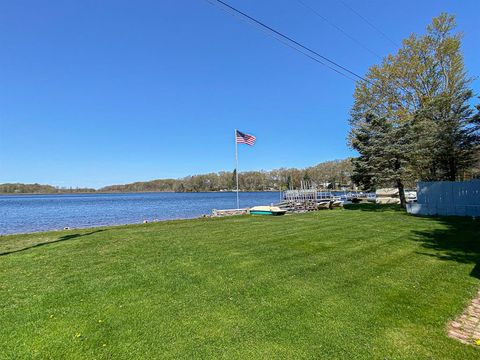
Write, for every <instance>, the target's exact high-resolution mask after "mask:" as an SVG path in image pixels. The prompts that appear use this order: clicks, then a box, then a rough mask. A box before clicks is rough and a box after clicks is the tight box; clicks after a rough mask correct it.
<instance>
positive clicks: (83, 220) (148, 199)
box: [0, 191, 280, 235]
mask: <svg viewBox="0 0 480 360" xmlns="http://www.w3.org/2000/svg"><path fill="white" fill-rule="evenodd" d="M279 199H280V193H279V192H273V191H270V192H240V207H242V208H243V207H251V206H256V205H270V204H272V203H276V202H278V201H279ZM233 208H236V193H235V192H227V191H225V192H197V193H175V192H145V193H93V194H92V193H85V194H83V193H82V194H45V195H44V194H13V195H0V235H8V234H19V233H31V232H39V231H50V230H62V229H64V228H66V227H68V228H90V227H97V226H111V225H123V224H138V223H141V222H143V221H144V220H147V221H160V220H175V219H189V218H196V217H200V216H202V215H208V214H211V213H212V210H213V209H233Z"/></svg>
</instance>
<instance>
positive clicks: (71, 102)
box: [0, 0, 480, 187]
mask: <svg viewBox="0 0 480 360" xmlns="http://www.w3.org/2000/svg"><path fill="white" fill-rule="evenodd" d="M303 1H304V2H306V3H308V4H310V5H311V6H312V7H314V8H315V9H316V10H317V11H319V12H320V13H321V14H322V15H323V16H324V17H326V18H327V19H328V20H329V21H330V22H333V23H335V24H336V25H338V26H339V27H341V28H342V29H344V30H345V31H346V32H347V33H349V34H350V35H351V36H354V37H355V38H356V39H358V40H359V41H360V42H362V43H363V44H364V45H366V46H367V47H368V48H369V49H371V50H373V51H374V52H375V53H378V54H380V55H382V56H383V55H386V54H388V53H391V52H394V51H395V50H396V46H395V45H394V44H392V43H391V42H389V41H388V40H386V39H385V38H384V37H382V35H381V34H379V33H378V32H376V31H375V30H373V29H372V28H371V27H370V26H369V25H368V24H366V23H365V22H363V21H362V20H361V19H360V18H359V17H358V16H357V15H355V14H354V13H352V12H351V11H350V10H349V9H348V8H347V7H345V6H344V5H343V4H342V3H341V2H340V1H333V0H331V1H315V0H303ZM344 1H345V2H346V3H347V4H348V5H349V6H351V7H352V8H354V9H355V10H357V11H358V12H360V13H361V14H362V15H364V16H365V17H366V18H368V19H369V20H370V21H371V22H372V23H374V24H375V25H376V26H377V27H378V28H379V29H381V30H382V31H383V32H384V33H385V34H387V35H388V37H390V38H391V39H393V40H394V42H397V43H399V42H401V40H402V38H404V37H406V36H408V35H409V34H410V33H412V32H415V33H423V32H424V28H425V26H426V25H427V24H428V23H429V22H430V20H431V18H432V17H434V16H436V15H438V14H439V13H440V12H442V11H446V12H450V13H453V14H455V15H456V16H457V22H458V29H459V30H460V31H462V32H463V33H464V42H463V50H464V55H465V63H466V66H467V69H468V70H469V73H470V75H472V76H478V75H479V74H480V63H479V57H478V56H479V53H480V49H479V45H478V44H479V39H480V27H479V26H478V14H479V12H480V11H479V10H480V2H478V1H476V0H470V1H467V0H463V1H454V0H451V1H437V0H435V1H433V0H431V1H418V0H417V1H410V0H408V1H381V0H370V1H355V0H344ZM228 2H229V3H230V4H232V5H234V6H236V7H238V8H239V9H241V10H243V11H245V12H247V13H249V14H250V15H252V16H254V17H256V18H258V19H260V20H262V21H264V22H266V23H267V24H269V25H270V26H272V27H274V28H276V29H279V30H281V31H282V32H284V33H285V34H288V35H289V36H292V37H294V38H295V39H297V40H298V41H300V42H302V43H304V44H306V45H308V46H310V47H312V48H313V49H315V50H317V51H318V52H320V53H321V54H323V55H325V56H328V57H329V58H332V59H334V60H336V61H337V62H339V63H340V64H342V65H344V66H347V67H349V68H351V69H352V70H354V71H355V72H357V73H359V74H364V73H365V72H366V71H367V69H368V67H369V66H371V65H372V64H374V63H378V62H379V61H380V60H379V59H378V58H377V57H375V56H374V55H372V54H371V53H370V52H368V51H366V50H365V49H364V48H362V47H360V46H359V45H358V44H356V43H355V42H354V41H352V40H351V39H349V38H348V37H345V36H344V35H342V33H340V32H339V31H338V30H336V29H334V28H333V27H332V26H331V25H329V24H328V23H326V22H325V21H323V20H322V19H320V18H319V17H317V16H315V15H314V14H313V13H312V12H310V11H309V10H307V9H306V8H304V7H303V6H302V5H301V4H300V3H299V2H298V1H297V0H276V1H273V0H271V1H254V0H228ZM0 51H1V53H0V183H3V182H26V183H31V182H39V183H49V184H54V185H58V186H66V187H69V186H73V187H75V186H91V187H100V186H103V185H107V184H114V183H125V182H131V181H137V180H150V179H156V178H166V177H182V176H185V175H189V174H196V173H205V172H215V171H220V170H232V169H233V168H234V144H233V135H234V133H233V130H234V129H235V128H238V129H240V130H242V131H245V132H250V133H253V134H255V135H256V136H257V138H258V141H257V144H256V145H255V146H254V147H252V148H249V147H247V146H245V145H243V146H241V147H240V149H239V153H240V154H239V156H240V170H254V169H272V168H279V167H305V166H310V165H314V164H316V163H318V162H321V161H325V160H332V159H338V158H344V157H347V156H350V155H352V154H353V153H352V152H351V150H349V149H348V147H347V145H346V136H347V132H348V122H347V119H348V111H349V108H350V106H351V104H352V93H353V89H354V83H353V82H352V81H350V80H348V79H345V78H343V77H341V76H339V75H338V74H336V73H334V72H332V71H331V70H328V69H326V68H325V67H323V66H321V65H319V64H318V63H315V62H313V61H312V60H310V59H308V58H306V57H304V56H302V55H300V54H298V53H297V52H295V51H293V50H292V49H290V48H288V47H286V46H285V45H283V44H281V43H279V42H277V41H275V40H274V39H272V38H271V37H268V36H266V35H265V34H264V33H262V32H260V31H258V30H257V29H255V28H253V27H251V26H249V25H247V24H245V23H244V22H242V21H239V20H238V19H236V18H234V17H232V16H230V15H228V14H226V13H224V12H223V11H221V10H219V9H218V8H215V7H213V6H211V5H210V4H209V3H208V2H207V1H205V0H175V1H174V0H161V1H140V0H139V1H119V0H115V1H85V0H82V1H65V0H61V1H48V0H45V1H41V2H40V1H22V0H16V1H7V0H1V1H0ZM473 88H474V90H475V91H476V92H477V93H479V92H480V91H479V90H480V86H479V81H478V80H477V81H475V82H474V84H473Z"/></svg>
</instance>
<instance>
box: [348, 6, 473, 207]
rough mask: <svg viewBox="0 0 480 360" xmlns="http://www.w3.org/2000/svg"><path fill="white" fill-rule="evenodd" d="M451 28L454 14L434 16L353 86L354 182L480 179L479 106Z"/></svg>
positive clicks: (403, 183)
mask: <svg viewBox="0 0 480 360" xmlns="http://www.w3.org/2000/svg"><path fill="white" fill-rule="evenodd" d="M455 26H456V25H455V18H454V16H452V15H448V14H441V15H440V16H438V17H436V18H434V19H433V21H432V23H431V24H430V25H429V26H428V27H427V30H426V34H425V35H423V36H417V35H411V36H410V37H409V38H407V39H405V40H404V41H403V44H402V47H401V48H400V49H399V50H398V52H397V53H396V54H393V55H389V56H387V57H386V58H385V59H384V60H383V62H382V63H381V64H379V65H374V66H372V67H371V68H370V69H369V71H368V73H367V75H366V77H365V81H361V82H359V83H357V86H356V88H355V93H354V104H353V107H352V109H351V117H350V124H351V131H350V134H349V144H350V146H351V147H352V148H353V149H355V150H357V151H358V153H359V156H358V157H356V158H355V159H353V174H352V179H353V181H354V182H355V183H356V184H358V185H359V186H361V187H363V188H366V189H370V188H376V187H379V186H395V187H398V188H399V189H400V190H402V189H403V188H404V187H405V186H408V185H409V184H415V183H416V182H417V181H419V180H427V181H431V180H450V181H455V180H463V179H467V178H472V177H478V176H479V159H480V155H479V145H480V141H479V140H480V136H479V132H480V115H479V114H480V106H479V105H476V106H474V103H475V102H477V103H478V101H476V100H477V99H476V98H475V94H474V93H473V91H472V89H471V85H472V81H473V79H472V78H471V77H469V76H468V74H467V71H466V70H465V66H464V62H463V55H462V52H461V35H460V34H459V33H455V32H454V30H455ZM400 196H401V203H402V205H405V199H404V197H403V191H400Z"/></svg>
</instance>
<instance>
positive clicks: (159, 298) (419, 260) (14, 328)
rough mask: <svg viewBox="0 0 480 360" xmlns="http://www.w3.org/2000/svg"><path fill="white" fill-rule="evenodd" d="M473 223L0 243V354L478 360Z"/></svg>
mask: <svg viewBox="0 0 480 360" xmlns="http://www.w3.org/2000/svg"><path fill="white" fill-rule="evenodd" d="M479 261H480V223H479V222H478V221H474V220H471V219H466V218H421V217H412V216H409V215H407V214H405V213H403V212H401V211H398V209H396V208H392V207H390V208H385V207H384V208H378V207H375V206H352V207H350V208H349V209H347V210H338V211H323V212H317V213H308V214H303V215H295V216H284V217H249V216H242V217H231V218H220V219H198V220H182V221H171V222H162V223H151V224H145V225H131V226H119V227H111V228H98V229H86V230H70V231H62V232H49V233H38V234H28V235H13V236H3V237H0V358H1V359H67V358H68V359H136V358H144V359H157V358H161V359H168V358H171V359H193V358H195V359H201V358H203V359H207V358H224V359H273V358H277V359H462V360H464V359H478V358H480V348H475V347H473V346H467V345H463V344H461V343H459V342H457V341H455V340H452V339H450V338H448V337H447V336H446V324H447V322H448V320H449V319H451V318H454V317H455V316H456V315H458V314H459V313H461V312H462V310H463V307H464V306H465V305H466V304H467V303H468V301H469V300H470V299H471V298H472V297H473V296H474V294H475V290H476V289H477V287H478V286H479V285H480V282H479V272H480V271H479V265H478V263H479Z"/></svg>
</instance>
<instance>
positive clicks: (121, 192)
mask: <svg viewBox="0 0 480 360" xmlns="http://www.w3.org/2000/svg"><path fill="white" fill-rule="evenodd" d="M280 191H284V190H248V191H243V190H239V192H241V193H242V192H243V193H257V192H280ZM330 191H340V190H330ZM235 192H236V191H235V190H229V191H99V192H97V191H85V192H81V191H79V192H61V193H38V192H36V193H0V196H18V195H90V194H92V195H95V194H98V195H108V194H153V193H159V194H209V193H235Z"/></svg>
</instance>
